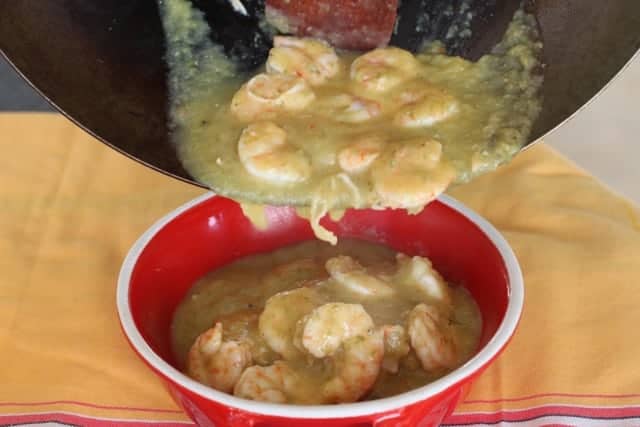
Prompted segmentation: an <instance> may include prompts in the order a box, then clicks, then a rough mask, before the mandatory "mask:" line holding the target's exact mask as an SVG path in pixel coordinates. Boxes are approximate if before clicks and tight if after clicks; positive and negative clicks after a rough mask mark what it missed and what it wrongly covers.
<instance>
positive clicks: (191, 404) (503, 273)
mask: <svg viewBox="0 0 640 427" xmlns="http://www.w3.org/2000/svg"><path fill="white" fill-rule="evenodd" d="M451 203H452V202H451V201H450V202H449V204H447V203H443V202H441V201H435V202H433V203H431V204H429V205H428V206H427V207H426V208H425V209H424V211H422V212H421V213H419V214H417V215H409V214H407V213H406V212H405V211H402V210H384V211H377V210H351V211H347V213H346V214H345V215H344V217H343V218H342V219H341V220H339V221H337V222H331V221H329V220H328V219H326V220H324V221H323V224H324V225H325V226H326V227H327V228H329V229H331V230H332V231H334V232H335V233H336V234H337V235H338V236H339V237H343V238H345V237H349V238H358V239H361V240H368V241H373V242H377V243H382V244H386V245H388V246H390V247H392V248H393V249H395V250H397V251H401V252H404V253H407V254H410V255H422V256H427V257H429V258H430V259H431V260H432V262H433V264H434V266H435V267H436V269H437V270H438V271H439V272H440V273H441V274H442V275H443V276H444V277H445V278H446V279H447V280H448V281H450V282H454V283H458V284H462V285H464V286H465V287H467V289H469V291H470V292H471V294H472V295H473V297H474V298H475V299H476V301H477V303H478V306H479V307H480V311H481V313H482V316H483V332H482V337H481V342H480V345H479V349H481V348H483V347H486V346H487V343H489V342H490V341H492V340H493V339H494V336H495V335H496V331H497V330H498V329H499V327H501V325H502V324H503V323H504V322H503V321H504V319H505V315H506V313H507V309H508V306H509V302H510V293H511V292H512V290H513V289H512V283H510V279H511V281H513V277H510V272H511V276H513V275H514V274H513V271H510V270H509V269H508V268H507V265H506V264H505V260H504V258H503V255H504V254H503V253H501V251H500V250H498V248H497V247H496V245H495V244H494V242H493V241H492V239H490V238H489V237H488V236H487V234H486V233H485V232H483V230H482V229H481V228H479V227H478V225H476V224H474V222H472V221H471V220H470V219H469V218H468V217H467V216H465V215H463V214H462V213H460V212H459V211H458V210H456V209H453V208H452V207H451V206H449V205H450V204H451ZM178 211H181V210H180V209H179V210H178ZM267 216H268V222H269V227H268V228H267V229H266V230H258V229H256V228H255V227H253V225H252V224H251V223H250V221H249V220H248V219H247V218H246V217H245V216H244V214H243V213H242V210H241V209H240V207H239V205H238V204H237V203H236V202H234V201H232V200H229V199H226V198H223V197H218V196H209V197H207V198H205V199H204V200H201V201H199V202H196V203H195V204H194V205H193V206H191V207H189V208H187V209H186V210H182V211H181V212H180V213H178V214H177V215H174V216H172V215H171V214H170V215H169V216H168V217H169V218H167V219H166V220H165V221H161V224H157V225H156V226H155V227H153V228H152V229H151V230H150V231H149V232H148V233H146V234H147V235H146V237H145V236H143V238H141V240H143V241H139V242H138V243H137V244H136V246H137V249H136V246H134V249H132V252H131V253H130V254H129V256H128V258H127V261H125V267H123V272H121V276H120V280H119V289H118V293H119V298H118V304H119V307H118V308H119V311H120V315H121V323H122V326H123V330H124V332H125V334H126V335H127V338H128V339H129V341H130V342H131V344H132V346H133V348H134V349H135V350H136V352H137V353H138V354H139V355H140V357H141V358H142V359H143V360H144V361H145V362H146V363H147V365H149V367H150V368H152V369H153V370H154V371H155V372H156V374H158V375H159V376H160V377H161V378H162V379H163V381H164V382H165V384H166V386H167V388H168V389H169V392H170V393H171V395H172V396H173V397H174V399H175V400H176V402H178V403H179V404H180V405H181V406H182V407H183V408H184V410H185V411H186V413H187V414H188V415H189V416H190V417H191V418H192V419H193V420H194V421H196V422H197V423H198V424H199V425H203V426H238V427H245V426H246V427H249V426H252V427H276V426H285V425H291V426H296V427H319V426H322V427H328V426H331V427H333V426H336V427H338V426H339V427H347V426H348V427H360V426H377V427H390V426H394V427H404V426H406V427H414V426H421V427H423V426H424V427H426V426H436V425H439V424H440V423H441V422H442V420H443V419H444V418H445V417H446V416H447V415H448V414H450V413H451V412H452V411H453V409H454V408H455V406H456V405H457V403H458V402H459V400H460V399H461V398H462V397H463V396H464V394H465V393H466V391H467V390H468V388H469V386H470V384H471V382H472V381H473V380H474V379H475V378H476V377H477V376H478V375H479V374H480V372H481V371H483V370H484V369H485V368H486V367H487V366H488V365H489V364H490V363H491V362H492V361H493V360H494V359H495V358H496V357H497V356H498V353H499V352H500V351H502V349H503V348H504V346H505V345H506V342H507V340H508V338H509V337H510V336H511V334H512V332H513V328H514V327H515V324H513V325H511V329H510V330H509V331H510V332H509V335H508V337H507V338H506V339H504V340H503V342H501V343H499V345H497V346H496V345H495V344H494V345H493V346H494V347H495V351H493V353H492V354H490V355H489V356H490V357H485V358H484V360H483V361H482V363H476V365H475V366H473V369H469V368H467V371H468V372H467V374H465V375H464V376H459V378H457V379H456V380H455V381H453V382H450V384H446V386H445V387H440V389H438V390H437V391H436V392H433V390H431V391H429V390H428V386H427V388H423V389H424V391H425V393H424V394H423V395H422V396H420V398H418V399H416V398H415V397H413V398H412V399H410V400H407V401H406V402H402V403H401V404H399V405H392V406H391V407H390V406H389V405H388V404H386V405H383V403H384V402H383V401H385V400H387V399H382V400H379V401H373V402H370V403H369V407H368V409H367V411H366V413H362V411H361V410H360V411H355V412H354V414H355V415H353V416H350V415H349V414H350V412H349V411H348V410H346V411H343V412H342V413H341V416H335V415H332V412H333V409H331V408H329V407H315V411H316V413H315V414H314V415H313V416H312V417H309V418H305V417H301V416H300V414H298V415H296V416H295V417H291V416H288V411H283V412H282V413H278V411H276V412H275V413H274V411H270V412H271V413H264V412H261V411H260V408H259V405H257V407H258V408H257V410H255V411H253V410H251V406H247V404H245V405H244V406H245V407H234V406H233V405H229V404H227V403H224V402H220V400H221V399H219V398H218V397H219V396H217V397H212V396H210V395H208V394H210V393H208V392H207V393H203V392H202V389H201V387H200V388H199V386H192V385H191V383H192V382H191V381H190V380H186V381H185V380H184V379H186V377H185V378H184V379H180V381H178V380H177V378H179V376H181V374H178V373H176V372H175V370H173V369H171V368H170V366H169V365H174V359H173V356H172V354H171V350H170V345H169V327H170V323H171V320H172V316H173V312H174V309H175V307H176V306H177V304H178V303H179V302H180V300H181V299H182V297H183V296H184V294H185V293H186V292H187V291H188V289H189V288H190V287H191V286H192V284H193V283H194V282H195V281H196V280H197V279H198V278H200V277H201V276H203V275H204V274H206V273H207V272H209V271H210V270H212V269H214V268H217V267H219V266H221V265H224V264H227V263H229V262H231V261H233V260H235V259H237V258H240V257H242V256H245V255H250V254H254V253H260V252H267V251H271V250H273V249H276V248H279V247H282V246H286V245H289V244H294V243H297V242H301V241H304V240H309V239H313V238H314V236H313V233H312V230H311V228H310V227H309V224H308V222H307V221H306V220H304V219H301V218H299V217H298V216H297V215H296V214H295V211H294V210H293V209H292V208H288V207H273V208H268V210H267ZM494 231H495V230H494ZM496 233H497V232H496ZM494 240H495V238H494ZM503 252H504V251H503ZM511 255H512V254H511ZM127 264H128V267H126V265H127ZM516 270H517V271H516V272H517V273H518V274H519V269H518V268H517V263H516ZM520 280H521V278H520ZM516 308H517V309H518V312H517V313H516V317H515V320H514V318H513V316H512V315H510V320H509V321H510V322H512V323H514V322H517V318H518V317H519V310H520V309H521V301H520V307H516ZM512 314H513V313H512ZM123 319H124V320H123ZM502 327H504V325H503V326H502ZM133 329H135V330H133ZM132 334H133V335H136V334H139V337H141V338H142V340H143V341H144V345H141V342H140V340H136V339H132ZM147 346H148V347H147ZM143 347H144V348H143ZM149 351H151V352H152V353H153V357H150V352H149ZM157 356H159V357H160V358H161V359H162V362H158V359H157ZM176 375H178V377H176ZM450 375H451V374H450ZM420 390H422V389H418V390H417V391H415V392H413V393H414V395H415V393H420ZM213 393H216V392H213ZM205 394H206V395H205ZM233 399H235V398H233ZM236 400H238V401H239V400H240V399H236ZM244 402H245V403H246V401H244ZM376 402H380V404H381V406H380V407H381V408H382V409H381V410H380V411H378V410H376V406H377V405H376ZM249 405H250V403H249ZM351 405H352V406H353V405H362V404H351ZM238 406H242V405H238ZM280 406H282V407H286V406H289V407H291V406H290V405H280ZM339 406H345V407H349V406H350V405H339ZM353 407H354V408H356V406H353ZM247 408H248V409H247ZM323 413H326V418H325V417H323ZM319 417H321V418H319Z"/></svg>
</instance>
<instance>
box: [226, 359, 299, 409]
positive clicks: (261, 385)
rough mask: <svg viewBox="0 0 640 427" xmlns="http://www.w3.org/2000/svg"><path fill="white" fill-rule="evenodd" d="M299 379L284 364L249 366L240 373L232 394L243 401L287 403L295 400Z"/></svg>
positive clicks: (293, 371)
mask: <svg viewBox="0 0 640 427" xmlns="http://www.w3.org/2000/svg"><path fill="white" fill-rule="evenodd" d="M299 382H300V379H299V377H298V374H297V373H296V371H295V370H293V369H292V368H291V367H290V366H289V365H288V364H287V363H286V362H283V361H277V362H275V363H274V364H273V365H270V366H251V367H250V368H247V370H245V371H244V372H243V373H242V376H241V377H240V379H239V380H238V382H237V383H236V386H235V388H234V390H233V394H234V395H236V396H238V397H243V398H245V399H251V400H258V401H262V402H271V403H288V402H291V401H293V400H294V399H295V397H296V391H297V390H299V388H300V387H299V386H298V384H299Z"/></svg>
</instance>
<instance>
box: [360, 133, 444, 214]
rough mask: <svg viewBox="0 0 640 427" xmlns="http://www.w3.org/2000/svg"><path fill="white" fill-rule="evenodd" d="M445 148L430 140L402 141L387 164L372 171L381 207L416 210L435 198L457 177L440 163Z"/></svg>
mask: <svg viewBox="0 0 640 427" xmlns="http://www.w3.org/2000/svg"><path fill="white" fill-rule="evenodd" d="M441 155H442V146H441V145H440V143H439V142H437V141H434V140H431V139H416V140H412V141H405V142H403V143H402V144H401V145H400V146H399V147H398V148H397V149H395V150H393V151H391V152H390V154H389V157H390V158H389V159H385V160H386V161H383V162H377V163H378V164H379V166H378V167H375V168H373V169H372V179H373V186H374V190H375V191H376V193H377V195H378V196H379V197H380V199H381V203H380V204H381V205H383V206H388V207H392V208H406V209H417V208H422V207H423V206H424V205H426V204H427V203H429V202H430V201H432V200H433V199H435V198H436V197H437V196H438V195H439V194H440V193H442V192H443V191H444V190H445V189H446V188H447V186H448V185H449V183H451V181H453V179H454V178H455V170H454V169H453V168H452V167H451V166H449V165H448V164H446V163H444V162H442V161H441Z"/></svg>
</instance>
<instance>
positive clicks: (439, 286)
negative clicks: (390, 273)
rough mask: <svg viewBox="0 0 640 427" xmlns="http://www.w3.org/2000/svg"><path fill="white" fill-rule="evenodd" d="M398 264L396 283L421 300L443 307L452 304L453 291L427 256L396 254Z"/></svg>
mask: <svg viewBox="0 0 640 427" xmlns="http://www.w3.org/2000/svg"><path fill="white" fill-rule="evenodd" d="M396 261H397V264H398V269H397V272H396V274H395V276H394V279H393V281H394V283H396V284H397V285H398V286H402V287H404V288H405V289H406V290H409V291H410V292H411V293H412V294H413V295H414V297H415V299H416V300H418V301H420V302H427V303H430V304H438V305H439V306H440V307H441V308H445V307H446V308H448V307H450V306H451V292H450V290H449V286H448V285H447V283H446V282H445V280H444V279H443V278H442V276H441V275H440V274H439V273H438V272H437V271H436V270H435V269H434V268H433V265H432V264H431V261H429V260H428V259H427V258H423V257H419V256H414V257H408V256H406V255H404V254H398V255H397V256H396Z"/></svg>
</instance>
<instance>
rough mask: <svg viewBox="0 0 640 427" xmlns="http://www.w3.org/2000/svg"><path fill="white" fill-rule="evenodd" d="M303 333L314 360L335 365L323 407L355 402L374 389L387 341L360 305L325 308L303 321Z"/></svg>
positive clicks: (340, 305)
mask: <svg viewBox="0 0 640 427" xmlns="http://www.w3.org/2000/svg"><path fill="white" fill-rule="evenodd" d="M299 329H300V333H301V335H302V336H301V342H302V345H303V346H304V348H305V349H306V350H307V351H308V352H309V353H310V354H311V355H312V356H314V357H316V358H325V357H330V358H332V359H331V360H332V361H333V365H334V373H333V375H332V376H331V377H329V378H328V379H327V381H326V382H324V384H323V385H322V393H321V394H320V396H319V397H320V399H321V401H320V402H319V403H346V402H355V401H357V400H358V399H360V398H361V397H362V396H363V395H364V394H365V393H366V392H367V391H368V390H369V389H370V388H371V387H372V386H373V384H374V383H375V381H376V379H377V378H378V374H379V373H380V367H381V365H382V357H383V354H384V340H383V334H382V332H381V331H379V330H376V329H375V327H374V323H373V319H371V316H369V314H368V313H367V312H366V311H365V310H364V308H363V307H362V306H361V305H360V304H344V303H328V304H325V305H322V306H320V307H318V308H316V309H315V310H314V311H313V312H311V314H309V315H307V316H306V317H305V318H304V319H303V320H302V321H301V328H299Z"/></svg>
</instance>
